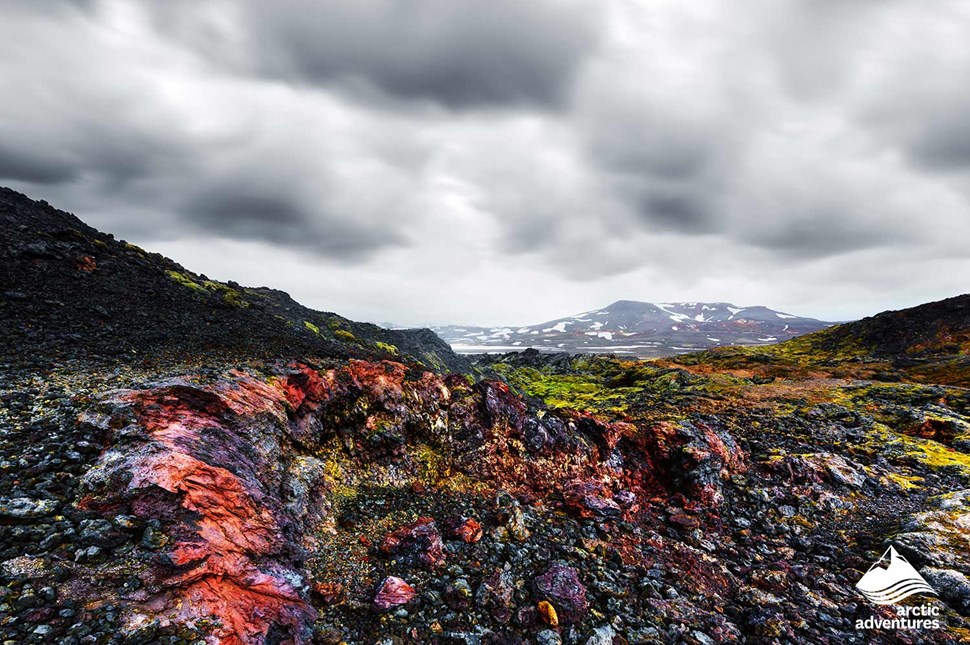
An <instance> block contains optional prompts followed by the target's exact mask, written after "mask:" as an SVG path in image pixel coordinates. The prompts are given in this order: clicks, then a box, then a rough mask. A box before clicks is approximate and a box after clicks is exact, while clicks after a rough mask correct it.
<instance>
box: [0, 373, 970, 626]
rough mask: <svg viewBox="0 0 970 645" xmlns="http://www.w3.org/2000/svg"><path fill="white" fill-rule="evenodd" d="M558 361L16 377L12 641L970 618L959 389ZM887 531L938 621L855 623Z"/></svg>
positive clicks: (7, 554)
mask: <svg viewBox="0 0 970 645" xmlns="http://www.w3.org/2000/svg"><path fill="white" fill-rule="evenodd" d="M543 360H544V359H541V358H539V357H536V356H529V355H526V356H519V357H515V356H510V357H508V358H505V359H499V360H495V359H491V360H490V368H492V369H495V370H496V373H500V374H503V375H504V376H505V378H506V379H507V380H508V381H509V382H510V383H512V384H513V387H514V388H515V389H517V390H518V391H520V392H523V393H526V394H527V395H528V393H532V394H540V395H543V398H533V397H529V396H526V398H522V397H521V396H519V395H517V394H516V393H515V391H513V389H512V388H510V387H509V386H508V385H507V384H506V383H504V382H502V381H500V380H488V379H485V380H480V381H478V382H473V380H472V379H469V378H468V377H465V376H461V375H451V376H447V377H442V376H439V375H437V374H435V373H432V372H429V371H424V370H420V369H415V368H413V367H408V366H406V365H404V364H401V363H396V362H390V361H383V362H368V361H359V360H351V361H349V362H348V361H342V360H341V361H334V360H332V361H329V362H328V361H324V362H322V363H320V362H318V363H312V364H311V363H303V364H299V363H289V364H273V363H254V364H250V365H246V366H239V367H238V368H230V367H224V368H220V369H204V368H203V369H195V370H190V371H186V372H185V373H183V374H181V375H178V376H164V375H162V376H163V377H161V378H155V379H150V380H144V379H145V378H146V377H147V376H150V375H146V374H144V373H137V372H124V371H122V372H119V373H117V374H114V375H101V376H97V375H93V374H87V375H79V374H78V373H77V372H76V370H74V369H71V368H70V367H65V368H62V369H60V370H57V369H55V370H53V371H51V372H50V373H47V374H44V375H43V377H42V378H41V377H38V376H36V375H35V376H34V377H33V378H30V379H27V380H21V381H17V380H16V379H14V380H10V379H9V376H8V379H7V380H6V381H5V382H4V390H3V394H2V397H3V399H2V400H3V401H4V412H3V418H2V422H3V427H4V428H5V433H4V436H3V444H2V449H3V456H4V460H3V462H2V464H0V468H2V469H3V479H2V486H3V491H4V498H3V500H2V503H0V517H2V522H3V526H2V533H0V535H2V540H3V542H2V549H3V550H2V552H0V558H2V563H0V575H2V577H3V584H4V586H3V587H2V591H0V593H2V595H3V598H2V601H3V604H2V605H0V616H2V618H0V628H2V630H3V634H4V636H5V637H6V640H7V641H9V642H18V643H20V642H38V643H40V642H66V643H107V642H129V643H143V642H144V643H148V642H165V643H180V642H198V641H200V640H206V641H207V642H216V643H283V642H294V643H309V642H319V643H340V642H348V643H378V642H381V643H383V642H401V643H404V642H440V643H523V642H538V643H559V642H564V643H592V644H597V643H625V642H630V643H649V642H670V643H676V642H687V643H713V642H765V643H767V642H859V643H862V642H954V639H957V638H960V637H966V636H967V635H968V634H970V631H967V630H968V621H967V615H968V614H970V583H968V582H967V578H966V576H967V574H968V573H970V560H968V555H967V554H968V552H970V551H968V549H967V547H968V546H970V545H968V543H967V540H968V532H967V527H968V525H970V493H967V491H966V489H968V488H970V481H968V473H970V455H968V454H967V452H966V451H967V450H968V449H970V432H968V428H970V425H968V424H967V414H968V410H970V394H968V392H967V391H966V390H963V389H961V388H952V387H945V386H925V385H914V384H888V383H874V382H863V381H853V380H847V379H832V378H811V379H807V380H803V381H789V380H778V381H772V382H769V383H764V382H762V383H756V382H755V381H756V380H762V381H763V380H764V379H752V378H744V377H738V376H730V375H725V374H719V375H714V376H700V375H697V374H693V373H691V372H690V371H689V370H687V369H684V368H674V367H661V366H657V365H651V364H644V363H637V362H621V361H616V360H613V359H596V360H592V359H573V360H571V361H570V360H567V361H566V362H565V363H563V362H562V360H561V359H560V362H559V364H553V365H542V364H541V361H543ZM537 361H538V362H539V363H537ZM537 365H538V367H537ZM21 376H22V377H24V376H26V374H21ZM119 386H124V387H119ZM889 538H893V542H894V543H895V544H896V546H897V548H898V549H900V552H902V553H904V555H906V556H907V557H908V558H910V559H911V561H912V562H914V563H915V564H917V566H919V567H920V568H921V570H922V572H923V575H924V576H925V577H926V578H927V580H929V581H931V583H932V584H934V585H935V586H936V588H937V589H938V590H939V592H940V594H941V598H940V599H939V600H932V602H938V603H940V605H941V607H942V608H943V611H944V618H943V620H944V621H945V624H946V628H945V629H943V630H939V631H937V632H925V633H914V634H910V635H907V634H905V633H902V632H899V633H894V632H889V633H886V634H882V635H880V634H872V633H862V632H859V631H857V630H855V629H854V622H855V620H856V619H857V618H866V617H868V616H870V615H873V614H876V615H878V614H880V613H883V614H885V613H886V612H887V611H889V610H886V609H880V608H877V607H874V606H871V605H868V604H867V603H866V602H865V601H864V600H863V599H862V598H861V597H860V596H859V595H858V593H857V592H856V591H855V590H854V588H853V585H854V584H855V582H856V581H857V580H858V579H859V577H861V575H862V573H864V572H865V570H866V569H867V568H868V566H869V564H871V562H872V561H874V560H875V558H876V557H878V555H879V553H880V552H881V551H880V549H881V548H882V546H883V544H884V542H885V541H886V540H887V539H889Z"/></svg>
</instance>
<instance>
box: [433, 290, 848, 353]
mask: <svg viewBox="0 0 970 645" xmlns="http://www.w3.org/2000/svg"><path fill="white" fill-rule="evenodd" d="M830 324H831V323H826V322H823V321H820V320H815V319H814V318H803V317H801V316H794V315H792V314H787V313H783V312H780V311H774V310H772V309H769V308H767V307H762V306H755V307H737V306H735V305H733V304H731V303H727V302H678V303H656V304H655V303H650V302H637V301H633V300H619V301H617V302H614V303H613V304H611V305H609V306H608V307H604V308H603V309H597V310H593V311H587V312H584V313H581V314H577V315H575V316H568V317H566V318H558V319H556V320H550V321H548V322H544V323H541V324H538V325H528V326H525V327H464V326H456V325H449V326H441V327H434V328H433V329H434V331H435V332H436V333H437V334H438V335H439V336H441V337H442V338H443V339H444V340H445V341H446V342H448V343H450V344H451V345H452V347H453V348H454V349H455V350H456V351H459V352H466V353H474V352H483V351H484V352H490V351H509V350H516V349H525V348H528V347H533V348H536V349H539V350H547V351H568V352H613V353H617V354H631V355H637V356H645V357H648V356H669V355H673V354H682V353H685V352H691V351H697V350H700V349H707V348H711V347H720V346H725V345H763V344H766V343H774V342H777V341H779V340H787V339H789V338H793V337H795V336H799V335H801V334H806V333H809V332H813V331H818V330H820V329H824V328H825V327H828V326H829V325H830Z"/></svg>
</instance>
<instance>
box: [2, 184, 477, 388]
mask: <svg viewBox="0 0 970 645" xmlns="http://www.w3.org/2000/svg"><path fill="white" fill-rule="evenodd" d="M0 224H2V227H0V284H2V285H3V288H2V291H0V329H2V331H0V335H2V336H3V337H4V339H5V340H6V341H7V342H4V343H2V348H0V359H3V360H5V361H8V362H24V361H27V362H36V361H41V362H43V361H50V360H63V359H67V358H72V357H83V358H101V359H107V360H131V359H136V358H137V359H152V358H157V357H159V356H162V355H165V354H178V353H191V354H196V355H208V356H212V355H214V354H216V355H234V356H239V357H250V356H252V357H259V356H272V357H274V358H286V357H302V356H320V357H335V358H354V357H357V358H393V357H398V358H403V359H410V360H411V361H413V362H415V363H418V364H423V365H426V366H429V367H431V368H432V369H435V370H438V371H461V370H463V369H466V368H467V365H466V363H465V362H464V360H463V359H461V358H460V357H458V356H456V355H455V354H454V353H453V352H452V351H451V349H450V348H449V347H448V346H447V345H446V344H445V343H443V342H442V341H441V340H440V339H438V337H437V336H435V335H434V333H433V332H431V331H430V330H420V329H417V330H389V329H383V328H381V327H378V326H376V325H372V324H370V323H360V322H355V321H352V320H349V319H347V318H344V317H343V316H339V315H337V314H335V313H332V312H321V311H315V310H313V309H310V308H308V307H304V306H303V305H301V304H300V303H298V302H296V301H295V300H293V299H292V298H291V297H290V296H289V294H287V293H285V292H283V291H279V290H276V289H271V288H268V287H243V286H241V285H239V284H237V283H235V282H233V281H230V282H219V281H216V280H210V279H209V278H208V277H206V276H205V275H201V274H197V273H194V272H192V271H190V270H188V269H186V268H185V267H183V266H181V265H180V264H178V263H177V262H175V261H173V260H171V259H169V258H166V257H164V256H162V255H160V254H158V253H151V252H148V251H145V250H144V249H141V248H139V247H137V246H135V245H133V244H129V243H127V242H125V241H123V240H116V239H115V238H114V236H113V235H111V234H108V233H102V232H100V231H98V230H97V229H95V228H93V227H91V226H89V225H87V224H85V223H84V222H83V221H81V220H80V219H79V218H77V217H76V216H75V215H73V214H71V213H68V212H65V211H62V210H58V209H56V208H54V207H52V206H51V205H50V204H48V203H47V202H46V201H35V200H32V199H30V198H29V197H27V196H26V195H23V194H21V193H18V192H16V191H14V190H11V189H9V188H3V187H0ZM79 289H80V290H83V291H84V292H85V294H86V297H85V298H83V299H78V298H77V297H76V291H77V290H79Z"/></svg>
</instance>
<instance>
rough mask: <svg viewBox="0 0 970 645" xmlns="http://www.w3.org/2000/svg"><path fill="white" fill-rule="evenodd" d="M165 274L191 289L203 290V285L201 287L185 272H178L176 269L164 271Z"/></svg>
mask: <svg viewBox="0 0 970 645" xmlns="http://www.w3.org/2000/svg"><path fill="white" fill-rule="evenodd" d="M165 275H167V276H168V277H170V278H171V279H172V280H175V281H176V282H178V283H179V284H180V285H182V286H183V287H187V288H189V289H192V290H193V291H199V292H204V291H205V287H203V286H202V285H201V284H199V283H198V282H196V281H195V280H193V279H192V278H190V277H189V276H188V275H187V274H185V273H180V272H178V271H166V272H165Z"/></svg>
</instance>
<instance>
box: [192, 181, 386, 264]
mask: <svg viewBox="0 0 970 645" xmlns="http://www.w3.org/2000/svg"><path fill="white" fill-rule="evenodd" d="M181 217H182V220H183V221H184V222H185V223H186V224H188V225H190V226H192V227H194V228H196V229H198V230H200V231H203V232H205V233H207V234H210V235H214V236H217V237H223V238H233V239H241V240H255V241H263V242H269V243H271V244H279V245H282V246H290V247H295V248H300V249H304V250H307V251H310V252H311V253H313V254H316V255H323V256H327V257H332V258H336V259H340V260H345V261H356V260H361V259H363V258H364V257H366V256H367V255H369V254H371V253H373V252H375V251H376V250H378V249H380V248H382V247H386V246H394V245H400V244H402V243H403V241H404V240H403V236H402V235H401V234H400V232H399V231H397V230H395V229H393V228H390V227H383V226H374V225H373V223H372V222H360V223H356V224H355V223H354V222H352V221H347V220H342V219H340V218H334V217H328V215H327V213H324V212H321V206H320V205H317V206H312V205H309V204H306V203H303V201H302V200H301V199H300V198H299V197H298V196H295V195H293V194H288V193H284V192H281V191H277V190H273V189H272V188H265V189H261V188H258V187H256V188H254V187H252V186H246V185H244V184H241V185H238V186H226V185H220V186H215V187H212V188H210V189H209V190H208V191H207V192H205V193H203V194H200V195H198V196H196V197H194V198H193V199H192V200H191V201H190V202H189V203H187V204H186V205H185V206H184V207H183V208H182V216H181Z"/></svg>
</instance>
